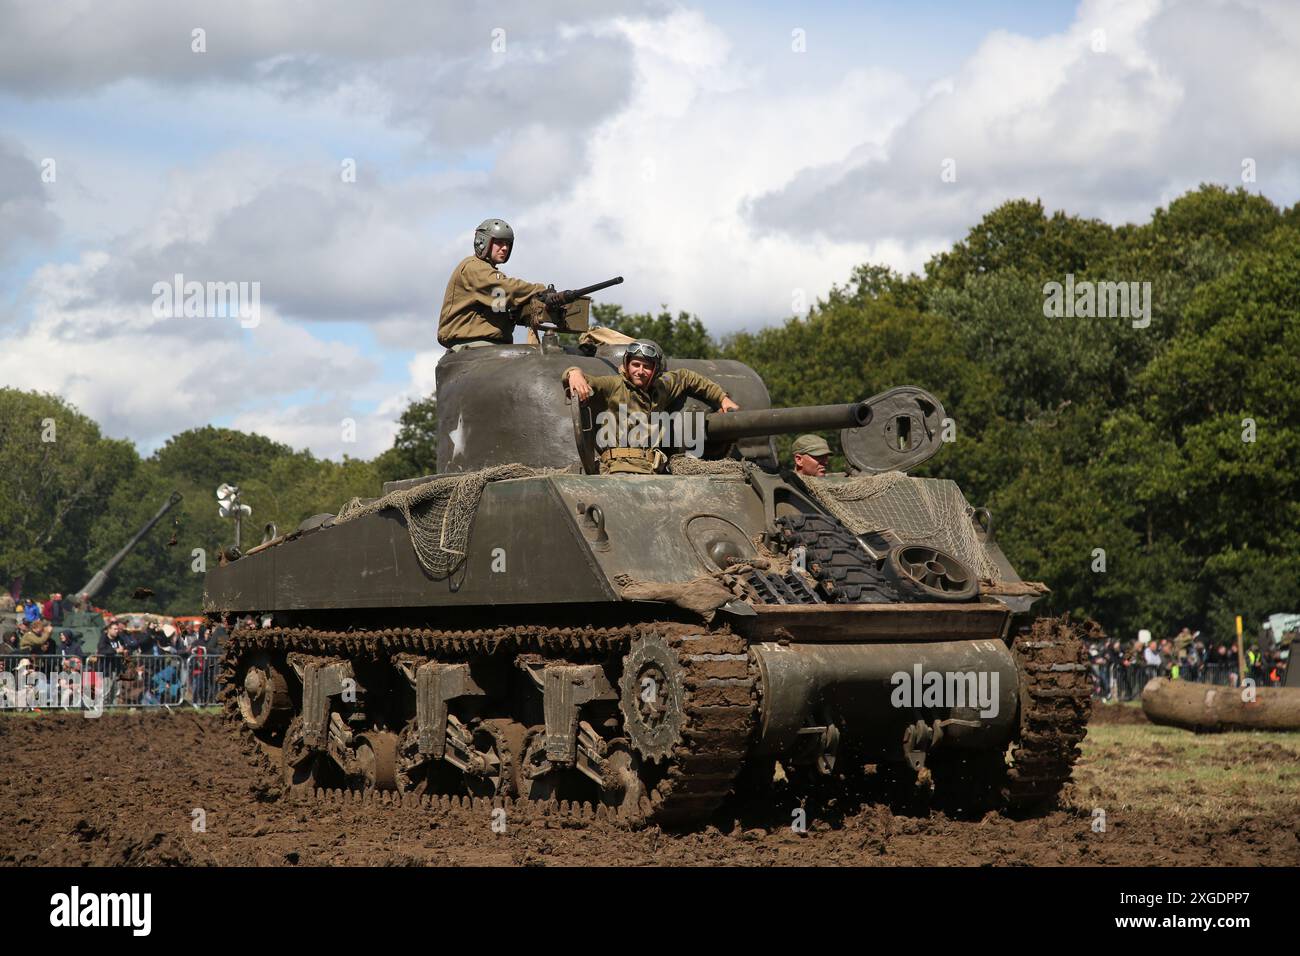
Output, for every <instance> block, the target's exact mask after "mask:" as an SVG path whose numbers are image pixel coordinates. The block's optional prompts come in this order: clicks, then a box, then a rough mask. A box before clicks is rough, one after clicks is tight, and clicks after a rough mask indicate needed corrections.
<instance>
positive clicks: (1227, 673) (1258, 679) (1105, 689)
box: [1092, 664, 1274, 701]
mask: <svg viewBox="0 0 1300 956" xmlns="http://www.w3.org/2000/svg"><path fill="white" fill-rule="evenodd" d="M1174 676H1175V674H1174V669H1173V667H1171V666H1168V665H1159V666H1156V665H1152V664H1129V665H1127V666H1126V665H1124V664H1107V665H1105V666H1101V665H1097V664H1094V665H1092V695H1093V696H1094V697H1096V698H1099V699H1101V700H1120V701H1125V700H1137V699H1139V698H1140V697H1141V696H1142V688H1143V687H1145V686H1146V685H1147V683H1148V682H1149V681H1151V680H1153V679H1155V678H1157V677H1174ZM1246 676H1247V677H1249V678H1251V679H1252V680H1254V681H1255V686H1257V687H1268V686H1271V685H1272V684H1273V683H1274V682H1273V681H1271V680H1269V678H1268V676H1267V675H1266V674H1264V673H1262V672H1256V671H1248V672H1247V674H1246ZM1177 679H1178V680H1189V681H1195V682H1196V683H1198V684H1218V685H1221V686H1224V687H1236V686H1237V665H1236V664H1200V665H1196V666H1188V665H1186V664H1183V665H1180V666H1179V667H1178V672H1177Z"/></svg>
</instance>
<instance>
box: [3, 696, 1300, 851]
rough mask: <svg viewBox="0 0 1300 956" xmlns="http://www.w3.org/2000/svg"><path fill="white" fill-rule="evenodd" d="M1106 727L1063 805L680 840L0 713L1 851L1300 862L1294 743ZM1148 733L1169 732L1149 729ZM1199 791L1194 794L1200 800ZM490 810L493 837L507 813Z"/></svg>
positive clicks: (817, 818)
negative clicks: (299, 782)
mask: <svg viewBox="0 0 1300 956" xmlns="http://www.w3.org/2000/svg"><path fill="white" fill-rule="evenodd" d="M1099 710H1100V708H1099ZM1139 713H1140V711H1139ZM1109 724H1110V720H1109V718H1108V717H1102V718H1101V721H1100V722H1099V723H1098V724H1097V725H1094V726H1093V728H1092V729H1091V730H1090V734H1089V739H1088V741H1086V742H1085V750H1084V756H1083V758H1082V759H1081V760H1080V762H1079V765H1078V766H1077V767H1076V769H1075V782H1074V783H1073V784H1072V785H1071V786H1070V788H1068V789H1067V791H1066V793H1065V795H1064V799H1063V800H1062V803H1061V806H1060V807H1059V808H1057V809H1054V810H1052V811H1051V812H1049V813H1047V814H1045V815H1041V816H1039V817H1035V818H1029V819H1009V818H1007V817H1004V816H998V815H995V814H989V815H986V816H984V817H983V818H977V819H954V818H951V817H949V816H946V815H944V814H942V813H940V812H937V811H935V810H933V809H931V808H930V807H929V806H928V802H927V801H926V800H925V799H923V798H917V797H915V796H913V797H909V798H907V799H906V800H904V801H903V802H901V803H900V802H899V801H897V800H895V801H894V802H893V803H892V804H886V803H883V802H879V801H876V800H873V799H872V798H871V795H870V794H869V793H867V794H865V795H864V794H863V793H858V794H856V795H853V796H846V795H843V794H841V795H838V796H837V795H831V796H822V797H819V798H817V799H812V800H809V799H804V800H803V802H802V807H803V810H804V812H805V814H806V818H807V831H806V832H805V833H802V834H801V833H797V832H795V831H794V830H793V829H792V827H791V825H790V824H791V820H792V818H793V814H794V810H795V809H799V808H800V804H799V803H798V802H796V798H795V797H793V796H792V795H790V794H786V795H784V796H779V797H778V798H775V799H769V800H767V801H766V802H763V803H755V802H754V801H753V800H752V799H751V800H750V801H748V802H746V801H745V800H739V801H737V802H736V804H735V805H734V806H733V807H732V808H731V809H730V810H729V811H728V812H724V813H722V814H720V815H719V816H718V817H716V818H715V820H714V822H713V823H711V824H710V825H708V826H705V827H702V828H699V829H696V830H694V831H688V832H679V833H674V832H664V831H660V830H659V829H658V828H650V829H645V830H639V831H632V830H627V829H624V828H622V827H620V826H618V825H616V824H611V823H608V822H605V821H599V820H590V821H579V820H575V819H571V818H552V817H543V816H540V815H538V816H535V817H519V818H514V819H512V818H511V815H510V813H507V815H506V819H505V821H504V823H505V827H504V829H505V832H503V833H498V832H495V831H494V828H493V822H494V821H493V819H492V817H491V813H490V811H489V810H487V809H483V810H481V811H480V810H476V809H469V808H460V809H454V810H442V811H439V810H431V809H427V808H421V807H403V806H398V805H391V804H388V803H384V802H382V801H378V802H366V803H362V802H354V801H351V800H347V801H342V800H338V799H334V800H326V801H322V802H317V801H310V802H300V801H298V800H295V799H292V798H290V797H288V796H282V795H281V792H280V789H279V787H278V786H277V785H276V784H275V783H274V782H273V781H271V780H268V778H267V776H266V774H265V772H264V771H262V770H258V769H255V767H254V766H253V764H251V763H250V762H249V761H248V759H247V756H246V754H245V751H244V749H243V746H242V745H241V742H240V740H239V738H238V737H237V736H236V735H235V734H234V733H232V732H231V730H230V729H229V726H228V725H227V724H226V723H224V722H223V721H222V720H221V719H220V718H218V717H216V716H212V715H207V714H198V713H192V712H191V713H180V712H177V713H173V714H167V713H129V714H108V715H105V716H103V717H102V718H99V719H94V720H88V719H85V718H84V717H81V716H78V715H71V714H60V713H45V714H39V715H31V716H26V715H2V716H0V753H3V754H4V765H5V767H4V769H5V772H4V774H3V778H2V779H0V805H3V806H4V807H5V808H6V811H5V812H4V813H2V814H0V863H4V864H8V865H19V866H32V865H37V866H39V865H78V864H90V865H100V866H137V865H183V866H194V865H218V866H230V865H250V864H251V865H271V866H293V865H353V866H356V865H364V866H373V865H438V866H449V865H455V866H464V865H504V866H511V865H514V866H549V865H562V864H567V865H627V866H640V865H715V866H716V865H741V866H772V865H825V864H833V865H850V866H896V865H945V866H946V865H963V866H972V865H990V864H991V865H1003V866H1007V865H1011V866H1021V865H1055V864H1075V865H1078V864H1082V865H1116V864H1133V865H1170V866H1173V865H1178V866H1188V865H1245V866H1250V865H1269V866H1295V865H1296V864H1297V863H1300V798H1298V797H1297V796H1296V794H1297V791H1298V790H1300V786H1298V784H1300V781H1297V779H1296V776H1295V774H1296V771H1295V767H1296V766H1297V763H1300V735H1290V737H1287V736H1284V735H1277V734H1271V735H1252V734H1224V735H1218V736H1217V738H1216V740H1215V741H1214V742H1212V743H1208V744H1207V743H1206V742H1205V741H1204V739H1203V738H1197V737H1195V736H1194V735H1190V734H1186V733H1185V732H1180V731H1171V729H1169V728H1152V727H1149V726H1148V727H1141V726H1136V725H1128V724H1129V722H1128V721H1127V720H1125V721H1124V725H1122V726H1114V727H1111V726H1109ZM1156 732H1158V733H1159V734H1160V736H1159V738H1158V739H1156V738H1152V739H1145V738H1143V737H1141V736H1140V735H1142V734H1155V733H1156ZM1178 734H1182V735H1183V737H1182V738H1180V737H1179V736H1177V735H1178ZM1184 748H1190V749H1186V750H1184ZM1189 761H1190V762H1191V769H1190V770H1189V769H1188V762H1189ZM1229 767H1230V768H1231V770H1229V769H1228V768H1229ZM1173 774H1190V776H1188V777H1187V778H1186V779H1182V778H1177V777H1175V776H1173ZM1234 774H1235V776H1233V775H1234ZM1187 787H1192V788H1195V789H1193V790H1192V791H1191V792H1190V795H1189V794H1188V791H1187V789H1186V788H1187ZM1238 788H1245V791H1248V792H1249V796H1248V797H1247V796H1246V795H1244V792H1241V791H1239V789H1238ZM1098 810H1100V811H1102V814H1104V824H1105V825H1104V830H1103V829H1099V828H1098V826H1097V821H1098V819H1099V816H1098V813H1097V811H1098ZM495 822H496V823H497V824H498V825H497V829H500V828H501V827H500V824H501V822H502V821H500V820H499V819H498V820H497V821H495Z"/></svg>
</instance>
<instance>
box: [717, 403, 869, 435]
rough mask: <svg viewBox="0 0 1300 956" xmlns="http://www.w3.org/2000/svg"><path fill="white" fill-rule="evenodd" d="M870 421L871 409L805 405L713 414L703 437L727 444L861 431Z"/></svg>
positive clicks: (855, 405)
mask: <svg viewBox="0 0 1300 956" xmlns="http://www.w3.org/2000/svg"><path fill="white" fill-rule="evenodd" d="M869 421H871V405H870V404H868V403H867V402H849V403H848V404H847V405H805V406H802V407H800V408H762V409H757V410H753V411H744V410H742V411H738V412H728V413H727V414H725V415H724V414H723V413H722V412H714V413H712V414H711V415H706V416H705V418H704V437H705V438H706V439H707V440H708V441H711V442H721V441H725V442H731V441H736V440H738V439H741V438H758V437H762V436H764V435H789V434H793V433H795V432H814V431H825V430H827V429H831V428H861V427H862V426H863V425H865V424H867V423H868V422H869Z"/></svg>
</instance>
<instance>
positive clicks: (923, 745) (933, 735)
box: [903, 717, 980, 771]
mask: <svg viewBox="0 0 1300 956" xmlns="http://www.w3.org/2000/svg"><path fill="white" fill-rule="evenodd" d="M953 724H957V725H959V726H962V727H978V726H979V725H980V722H979V721H978V720H963V719H961V718H958V717H950V718H948V719H947V720H936V721H934V722H933V723H929V724H927V723H926V722H925V721H924V720H918V721H917V722H916V723H914V724H912V725H911V726H909V727H908V728H907V729H906V730H904V731H903V757H904V758H905V759H906V760H907V762H908V763H909V764H910V765H911V767H912V769H913V770H916V771H920V770H921V768H922V767H924V766H925V757H926V754H928V753H929V752H930V751H932V750H934V749H935V748H936V747H938V746H939V743H940V742H941V741H942V740H943V728H945V727H948V726H951V725H953Z"/></svg>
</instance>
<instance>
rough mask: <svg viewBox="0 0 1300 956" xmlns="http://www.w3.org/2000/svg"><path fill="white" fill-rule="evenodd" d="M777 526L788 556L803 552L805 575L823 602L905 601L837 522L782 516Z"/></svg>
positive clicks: (818, 517) (808, 516)
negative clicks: (802, 550)
mask: <svg viewBox="0 0 1300 956" xmlns="http://www.w3.org/2000/svg"><path fill="white" fill-rule="evenodd" d="M776 523H777V528H778V529H779V532H780V539H779V540H780V542H781V544H782V546H783V547H784V548H785V550H786V552H787V553H788V552H790V551H793V550H794V549H795V548H803V549H804V553H805V555H806V562H807V568H808V573H809V574H811V575H812V576H813V577H814V578H816V579H817V587H818V590H820V591H821V593H822V594H823V595H825V600H826V601H830V602H834V603H840V604H896V603H899V602H901V601H905V600H908V598H907V596H905V595H903V594H901V593H899V591H898V589H897V588H896V587H894V585H893V583H892V582H890V581H889V580H888V579H886V577H885V575H884V574H883V572H882V571H881V569H880V568H879V567H878V564H877V562H874V561H872V560H871V559H870V558H869V557H868V556H867V555H866V554H865V553H864V552H863V550H862V547H861V546H860V545H859V544H858V539H857V538H856V537H855V536H854V534H853V533H852V532H851V531H849V529H848V528H846V527H844V525H842V524H840V522H839V521H837V520H836V519H834V518H832V517H830V516H829V515H812V514H799V515H787V516H782V517H780V518H778V519H777V521H776ZM790 576H792V577H797V575H793V574H792V575H790ZM806 603H815V602H813V601H808V602H806Z"/></svg>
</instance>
